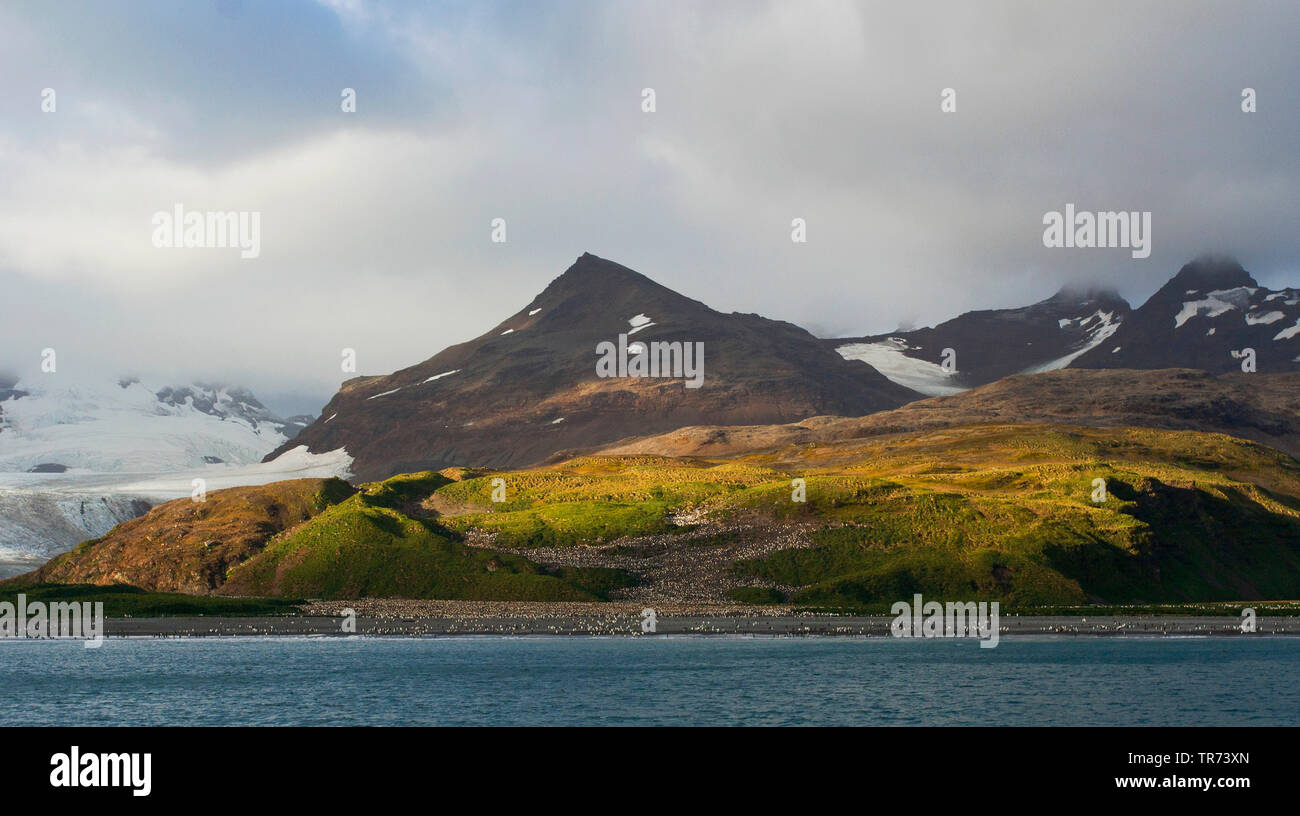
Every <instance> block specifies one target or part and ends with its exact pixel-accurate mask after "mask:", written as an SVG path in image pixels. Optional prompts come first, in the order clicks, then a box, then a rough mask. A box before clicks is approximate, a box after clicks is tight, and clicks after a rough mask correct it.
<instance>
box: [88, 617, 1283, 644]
mask: <svg viewBox="0 0 1300 816" xmlns="http://www.w3.org/2000/svg"><path fill="white" fill-rule="evenodd" d="M893 620H894V617H893V616H889V615H879V616H855V615H828V614H793V615H792V614H771V615H764V614H735V613H734V612H733V613H731V614H703V615H700V614H695V615H692V614H672V613H671V612H668V611H664V612H660V613H658V614H657V615H656V619H655V626H654V631H653V632H644V631H642V621H641V617H640V615H639V614H638V613H637V612H626V611H611V612H607V613H597V614H549V615H536V614H513V615H502V614H481V615H467V614H443V615H410V616H408V615H403V616H377V615H366V614H364V613H362V612H361V611H360V610H358V616H357V618H356V625H355V631H345V630H344V626H343V623H344V618H342V617H334V616H327V615H285V616H253V617H246V618H238V617H205V616H193V617H168V618H108V619H106V620H105V621H104V628H105V634H106V636H107V637H241V636H243V637H268V636H270V637H274V636H281V635H283V636H338V637H355V636H369V637H455V636H463V635H498V636H506V637H509V636H534V635H557V636H588V637H590V636H625V637H628V636H630V637H642V636H647V635H651V636H652V635H704V636H707V635H719V636H728V635H766V636H776V637H801V636H841V637H884V638H892V635H891V634H890V624H891V623H892V622H893ZM1255 628H1256V631H1255V632H1251V633H1243V632H1242V631H1241V621H1240V619H1238V618H1234V617H1230V616H1182V615H1179V616H1164V617H1161V616H1142V615H1133V616H1096V617H1093V616H1087V617H1083V616H1078V617H1073V616H1042V617H1038V616H1005V617H1002V618H1001V619H1000V620H999V626H998V631H999V636H1000V637H1002V636H1045V637H1053V636H1054V637H1059V636H1067V635H1073V636H1081V637H1115V636H1121V637H1123V636H1127V637H1178V636H1183V637H1187V636H1216V637H1227V636H1235V637H1261V636H1297V635H1300V617H1296V616H1289V617H1272V618H1269V617H1260V618H1258V619H1257V621H1256V627H1255ZM938 639H944V638H938Z"/></svg>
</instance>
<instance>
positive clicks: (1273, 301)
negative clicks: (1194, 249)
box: [1072, 257, 1300, 373]
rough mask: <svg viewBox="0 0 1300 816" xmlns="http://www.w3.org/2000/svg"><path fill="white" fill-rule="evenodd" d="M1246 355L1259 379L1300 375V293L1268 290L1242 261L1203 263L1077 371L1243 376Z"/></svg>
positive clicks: (1181, 275)
mask: <svg viewBox="0 0 1300 816" xmlns="http://www.w3.org/2000/svg"><path fill="white" fill-rule="evenodd" d="M1245 349H1254V352H1255V370H1256V371H1257V372H1259V373H1264V372H1285V371H1300V290H1297V289H1282V290H1280V291H1272V290H1270V289H1265V288H1263V287H1261V286H1260V285H1259V284H1258V283H1257V282H1256V281H1255V279H1254V278H1253V277H1251V275H1250V274H1249V273H1248V272H1246V270H1245V269H1242V267H1241V265H1240V264H1239V263H1237V262H1236V261H1234V260H1231V259H1228V258H1216V257H1202V258H1198V259H1196V260H1194V261H1192V262H1191V263H1189V264H1187V265H1186V266H1184V267H1183V268H1182V269H1181V270H1179V272H1178V274H1177V275H1175V276H1174V277H1173V278H1172V279H1171V280H1170V281H1169V282H1168V283H1166V284H1165V285H1164V286H1162V287H1161V288H1160V290H1159V291H1158V292H1156V293H1155V294H1154V295H1152V296H1151V298H1150V299H1149V300H1147V302H1146V303H1144V304H1142V306H1141V307H1140V308H1138V309H1137V310H1135V311H1134V312H1133V314H1132V315H1131V316H1130V317H1129V319H1128V320H1125V321H1124V323H1123V325H1121V326H1120V327H1119V329H1118V330H1117V331H1116V332H1115V333H1114V334H1113V335H1112V336H1111V337H1109V338H1108V339H1107V340H1106V342H1105V343H1103V344H1101V345H1099V346H1097V347H1096V348H1094V349H1093V350H1091V351H1089V352H1088V353H1087V354H1084V355H1081V356H1080V357H1079V359H1077V360H1075V361H1074V362H1073V363H1072V367H1074V368H1139V369H1152V368H1198V369H1201V370H1203V371H1213V372H1228V371H1241V370H1242V363H1243V362H1244V361H1245V359H1246V358H1244V357H1243V356H1242V353H1243V350H1245Z"/></svg>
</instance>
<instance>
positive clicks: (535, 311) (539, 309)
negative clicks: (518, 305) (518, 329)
mask: <svg viewBox="0 0 1300 816" xmlns="http://www.w3.org/2000/svg"><path fill="white" fill-rule="evenodd" d="M541 310H542V309H541V307H540V306H539V307H538V308H536V309H533V310H532V311H530V312H529V313H528V316H529V317H532V316H533V315H535V314H537V313H538V312H540V311H541Z"/></svg>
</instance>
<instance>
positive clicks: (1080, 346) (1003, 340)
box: [825, 287, 1129, 396]
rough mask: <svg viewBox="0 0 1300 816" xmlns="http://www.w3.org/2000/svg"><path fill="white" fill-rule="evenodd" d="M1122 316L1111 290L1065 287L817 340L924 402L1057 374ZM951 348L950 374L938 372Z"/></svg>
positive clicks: (1124, 308) (1125, 308) (1125, 310)
mask: <svg viewBox="0 0 1300 816" xmlns="http://www.w3.org/2000/svg"><path fill="white" fill-rule="evenodd" d="M1128 314H1129V305H1128V303H1127V302H1126V301H1125V300H1124V299H1123V298H1121V297H1120V296H1119V295H1118V294H1117V293H1116V292H1114V291H1110V290H1103V289H1076V288H1072V287H1066V288H1064V289H1062V290H1061V291H1059V292H1057V293H1056V294H1055V295H1053V296H1052V297H1050V298H1048V299H1047V300H1043V301H1040V302H1038V303H1035V304H1033V305H1032V306H1025V307H1022V308H1018V309H988V310H983V311H975V312H966V313H965V314H963V315H961V316H959V317H955V318H953V319H952V320H948V321H946V322H944V323H940V324H939V325H937V326H933V327H930V328H924V329H916V330H911V331H896V332H891V333H889V334H879V335H873V336H870V337H859V338H841V339H837V340H827V341H825V342H826V343H827V344H829V345H830V346H831V347H832V348H834V349H836V350H837V351H838V352H839V353H840V354H841V355H843V356H844V357H845V358H847V359H853V360H862V361H863V362H866V363H869V364H871V365H873V366H875V367H876V368H878V369H879V370H880V371H881V373H883V374H885V375H886V376H887V377H889V378H890V379H891V380H893V381H895V382H897V383H900V384H902V385H906V386H908V387H910V388H913V389H916V390H917V391H920V392H922V393H924V394H927V395H930V396H938V395H943V394H952V393H956V392H957V391H961V390H963V389H966V388H973V387H975V386H979V385H984V384H985V383H989V382H993V381H994V380H998V379H1001V378H1002V377H1006V376H1009V375H1011V374H1019V373H1022V372H1033V371H1050V370H1054V369H1058V368H1065V367H1066V366H1068V365H1071V364H1072V362H1073V361H1074V360H1075V359H1077V358H1078V357H1079V356H1081V355H1083V354H1085V353H1087V352H1088V350H1090V349H1092V348H1095V347H1097V346H1098V344H1101V343H1104V342H1105V341H1106V339H1107V338H1108V337H1109V336H1111V335H1112V334H1113V333H1114V332H1115V331H1116V330H1117V329H1118V328H1119V326H1120V325H1121V324H1122V323H1123V322H1124V320H1125V319H1126V318H1127V317H1128ZM944 349H952V350H953V352H954V354H953V358H952V359H953V364H955V372H954V373H948V372H946V371H945V370H944V369H943V367H942V363H943V354H944Z"/></svg>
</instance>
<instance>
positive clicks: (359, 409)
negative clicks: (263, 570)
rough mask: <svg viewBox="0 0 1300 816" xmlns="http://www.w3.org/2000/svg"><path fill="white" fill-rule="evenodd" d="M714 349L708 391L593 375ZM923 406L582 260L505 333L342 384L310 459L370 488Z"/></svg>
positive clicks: (799, 334) (875, 377)
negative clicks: (648, 440) (681, 433)
mask: <svg viewBox="0 0 1300 816" xmlns="http://www.w3.org/2000/svg"><path fill="white" fill-rule="evenodd" d="M620 334H625V335H628V336H629V337H628V340H627V343H628V344H629V347H630V349H631V350H632V351H635V349H634V348H631V347H632V344H635V343H636V342H638V341H641V342H643V343H645V342H660V343H666V342H682V343H703V344H704V363H703V372H704V378H703V382H702V384H701V387H698V388H688V387H686V383H685V380H684V378H682V377H666V378H665V377H639V378H638V377H609V378H602V377H599V376H597V366H596V364H597V360H598V355H597V345H598V344H600V343H602V342H611V343H617V342H618V337H619V335H620ZM917 398H919V395H918V394H917V393H916V392H914V391H911V390H909V389H907V388H904V387H902V386H899V385H897V384H895V383H893V382H891V381H889V380H888V379H886V378H885V377H884V376H882V375H881V374H880V373H879V372H877V371H875V370H874V369H873V368H871V367H870V366H869V365H866V364H864V363H861V362H858V361H851V360H845V359H844V358H843V357H841V356H840V355H838V354H836V353H835V352H834V350H833V349H832V348H831V347H829V346H827V345H826V344H825V343H824V341H821V340H818V339H817V338H815V337H813V336H812V335H811V334H809V333H808V332H806V331H804V330H803V329H801V328H799V327H798V326H795V325H792V324H790V323H785V322H781V321H776V320H769V319H767V318H764V317H760V316H759V315H753V314H723V313H721V312H717V311H714V310H713V309H710V308H709V307H708V306H706V305H704V304H703V303H700V302H699V301H695V300H691V299H689V298H686V297H683V296H682V295H679V294H678V293H676V292H674V291H672V290H670V289H668V288H666V287H664V286H661V285H659V284H657V283H655V282H654V281H652V280H650V279H649V278H647V277H645V276H644V275H641V274H639V273H637V272H634V271H632V270H631V269H628V268H626V267H624V266H620V265H619V264H616V263H613V262H611V261H607V260H604V259H601V258H598V257H596V256H594V255H590V254H584V255H583V256H582V257H581V258H579V259H578V260H577V261H576V262H575V263H574V264H573V265H572V266H570V267H569V269H568V270H567V271H566V272H565V273H564V274H562V275H561V276H560V277H558V278H556V279H555V280H554V281H552V282H551V284H550V285H549V286H547V287H546V289H545V290H544V291H543V292H542V293H541V294H540V295H538V296H537V297H535V298H534V299H533V300H532V302H531V303H529V304H528V305H527V306H525V307H524V308H523V309H520V310H519V311H518V312H516V313H515V314H514V315H512V316H511V317H509V318H507V319H506V320H504V321H503V322H502V323H501V324H500V325H498V326H496V327H495V328H493V329H491V330H490V331H488V332H487V333H485V334H483V335H482V336H480V337H478V338H476V339H474V340H471V341H469V342H466V343H461V344H458V345H455V346H451V347H450V348H447V349H445V350H443V351H441V352H439V353H438V354H437V355H435V356H433V357H431V358H429V359H428V360H425V361H424V362H422V363H419V364H417V365H414V366H411V367H410V368H406V369H403V370H401V371H397V372H395V373H393V374H389V375H387V376H371V377H357V378H354V379H351V380H349V381H347V382H346V383H344V384H343V387H342V388H341V389H340V391H339V392H338V394H336V395H335V396H334V398H333V399H331V400H330V402H329V404H328V405H326V406H325V408H324V409H323V410H322V411H321V416H320V419H318V420H317V421H315V422H314V423H312V424H311V425H310V426H308V427H307V428H305V429H303V431H302V432H301V433H300V434H299V435H298V437H297V438H296V439H294V440H292V441H291V442H289V443H286V444H285V445H282V446H281V447H280V448H279V449H278V450H277V451H275V452H273V453H272V454H271V455H270V456H268V457H267V458H268V460H269V459H271V458H274V457H275V456H277V455H279V454H280V453H283V452H284V451H286V450H289V449H291V448H293V447H296V446H298V445H302V444H305V445H307V447H308V449H309V450H310V451H312V452H313V453H319V452H324V451H329V450H335V449H338V448H340V447H345V448H346V449H347V451H348V453H349V454H351V455H352V456H353V457H354V460H355V461H354V463H353V470H354V472H355V474H356V475H357V476H358V477H359V478H362V479H377V478H383V477H387V476H390V475H392V474H395V473H402V472H410V471H418V470H425V469H438V468H443V467H447V466H450V465H461V464H473V465H483V466H492V467H511V466H522V465H526V464H530V463H534V462H538V461H541V460H543V459H545V458H546V457H548V456H551V455H552V454H554V453H556V452H559V451H563V450H566V449H570V448H577V447H586V446H590V445H596V444H604V443H609V442H614V441H616V440H618V439H622V438H625V437H631V436H641V435H644V434H650V433H658V432H662V431H667V430H671V429H673V428H679V427H681V426H683V425H696V424H703V423H709V424H722V425H731V424H753V423H768V422H791V421H795V420H799V419H802V418H804V417H810V416H815V415H818V414H841V415H848V416H856V415H861V414H866V413H870V412H872V411H879V410H884V409H888V408H895V407H898V406H899V405H902V404H903V403H905V402H908V401H910V400H913V399H917Z"/></svg>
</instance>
